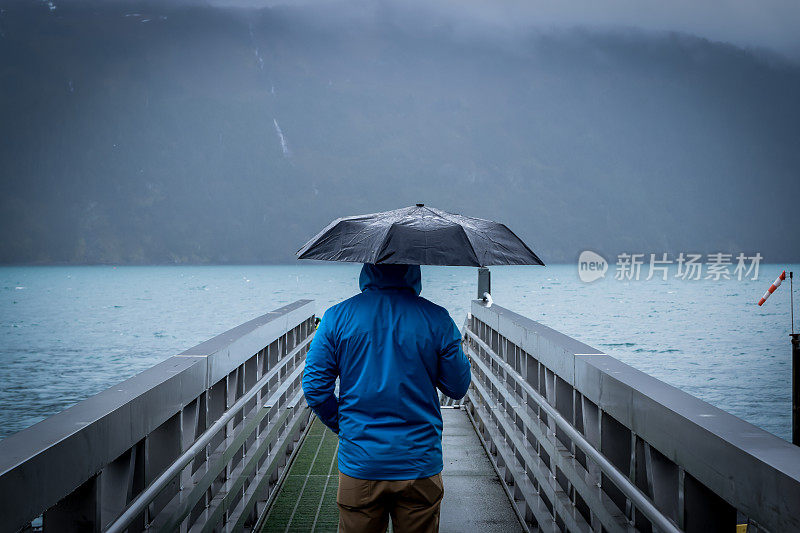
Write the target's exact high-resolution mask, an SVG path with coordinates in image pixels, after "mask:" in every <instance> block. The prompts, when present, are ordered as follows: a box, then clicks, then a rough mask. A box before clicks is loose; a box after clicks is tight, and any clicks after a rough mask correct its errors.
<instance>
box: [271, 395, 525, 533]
mask: <svg viewBox="0 0 800 533" xmlns="http://www.w3.org/2000/svg"><path fill="white" fill-rule="evenodd" d="M442 418H443V420H444V433H443V436H442V445H443V448H444V472H443V475H444V487H445V493H444V500H443V502H442V511H441V523H440V528H439V530H440V531H441V532H442V533H449V532H462V531H481V532H487V533H492V532H498V533H500V532H502V533H514V532H517V531H522V527H521V525H520V522H519V520H518V519H517V516H516V514H515V513H514V510H513V508H512V507H511V503H510V502H509V500H508V497H507V496H506V494H505V492H504V490H503V488H502V485H501V483H500V479H499V478H498V477H497V474H496V472H495V471H494V469H493V468H492V465H491V463H490V462H489V459H488V457H487V456H486V453H485V452H484V449H483V447H482V446H481V443H480V440H479V439H478V436H477V434H476V433H475V430H474V429H473V428H472V425H471V424H470V422H469V419H468V418H467V414H466V412H464V411H462V410H460V409H447V408H445V409H442ZM336 448H337V439H336V436H335V435H334V434H333V433H331V432H330V431H328V430H327V429H325V426H323V425H322V423H321V422H320V421H319V420H316V419H315V420H314V422H313V424H312V425H311V428H310V430H309V432H308V435H307V436H306V438H305V440H304V442H303V445H302V447H301V448H300V450H299V451H298V453H297V456H296V458H295V460H294V462H293V463H292V466H291V468H290V470H289V474H288V475H287V476H286V479H285V480H284V482H283V485H282V486H281V490H280V492H279V493H278V497H277V499H276V500H275V502H274V503H273V505H272V507H271V508H270V511H269V514H268V515H267V519H266V521H265V524H264V527H263V528H262V529H261V531H263V532H269V533H277V532H281V533H283V532H298V533H299V532H303V533H305V532H313V531H316V532H329V531H331V532H333V531H336V530H337V525H338V520H339V510H338V508H337V506H336V489H337V487H338V472H339V471H338V469H337V467H336Z"/></svg>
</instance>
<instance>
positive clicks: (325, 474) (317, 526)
mask: <svg viewBox="0 0 800 533" xmlns="http://www.w3.org/2000/svg"><path fill="white" fill-rule="evenodd" d="M338 446H339V439H337V438H336V435H334V434H333V433H332V432H331V431H329V430H328V429H327V428H326V427H325V426H324V425H323V424H322V422H320V421H319V420H318V419H317V418H316V417H314V421H313V423H312V424H311V428H310V429H309V431H308V435H306V438H305V441H304V442H303V445H302V446H301V447H300V450H299V451H298V453H297V456H296V457H295V460H294V462H293V463H292V466H291V468H290V469H289V475H288V476H286V479H285V480H284V482H283V485H282V486H281V489H280V492H279V493H278V497H277V498H276V500H275V502H274V503H273V505H272V508H271V509H270V511H269V515H268V516H267V520H266V523H265V524H264V528H263V529H262V530H261V531H267V532H270V533H273V532H279V531H280V532H290V531H291V532H303V533H308V532H313V531H319V532H323V531H336V530H337V528H338V525H339V509H338V507H336V491H337V489H338V488H339V470H338V468H337V467H336V450H337V447H338Z"/></svg>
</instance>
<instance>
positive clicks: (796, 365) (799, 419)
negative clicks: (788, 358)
mask: <svg viewBox="0 0 800 533" xmlns="http://www.w3.org/2000/svg"><path fill="white" fill-rule="evenodd" d="M791 337H792V443H793V444H795V445H796V446H800V333H792V334H791Z"/></svg>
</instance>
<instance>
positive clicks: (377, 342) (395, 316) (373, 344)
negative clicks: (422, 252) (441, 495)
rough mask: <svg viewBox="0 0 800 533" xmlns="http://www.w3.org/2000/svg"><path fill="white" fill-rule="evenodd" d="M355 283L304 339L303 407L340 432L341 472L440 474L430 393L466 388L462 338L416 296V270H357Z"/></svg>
mask: <svg viewBox="0 0 800 533" xmlns="http://www.w3.org/2000/svg"><path fill="white" fill-rule="evenodd" d="M359 282H360V286H361V291H362V292H361V294H358V295H356V296H353V297H352V298H350V299H348V300H345V301H344V302H341V303H339V304H337V305H334V306H333V307H331V308H330V309H328V310H327V311H326V312H325V315H324V316H323V318H322V322H320V325H319V328H318V329H317V333H316V335H315V337H314V340H313V341H311V347H310V349H309V352H308V354H307V355H306V367H305V371H304V373H303V391H304V393H305V397H306V400H307V402H308V404H309V405H310V406H311V409H312V410H313V411H314V413H316V414H317V416H318V417H319V418H320V420H322V422H324V423H325V425H327V426H328V427H329V428H331V429H332V430H333V431H334V432H336V433H338V435H339V470H340V471H341V472H342V473H344V474H346V475H348V476H350V477H354V478H359V479H373V480H398V479H420V478H424V477H430V476H433V475H435V474H438V473H439V472H441V471H442V415H441V412H440V410H439V398H438V393H437V392H436V389H437V388H438V389H439V390H441V391H442V392H443V393H445V394H446V395H447V396H450V397H451V398H456V399H459V398H461V397H463V396H464V395H465V394H466V392H467V388H468V387H469V383H470V365H469V361H468V360H467V358H466V357H465V356H464V352H463V350H462V348H461V334H460V332H459V330H458V327H456V324H455V323H454V322H453V319H452V318H450V315H449V314H448V312H447V311H446V310H445V309H444V308H443V307H440V306H438V305H436V304H433V303H431V302H429V301H428V300H426V299H425V298H422V297H420V296H419V293H420V290H421V288H422V283H421V279H420V268H419V266H417V265H364V267H363V268H362V270H361V276H360V278H359ZM337 377H338V378H339V398H338V399H337V398H336V396H335V394H334V388H335V384H336V378H337Z"/></svg>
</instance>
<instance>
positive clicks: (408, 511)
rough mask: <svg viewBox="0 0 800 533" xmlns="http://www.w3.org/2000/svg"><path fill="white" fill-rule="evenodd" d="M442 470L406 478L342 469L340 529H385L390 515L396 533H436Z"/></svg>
mask: <svg viewBox="0 0 800 533" xmlns="http://www.w3.org/2000/svg"><path fill="white" fill-rule="evenodd" d="M443 494H444V487H443V485H442V474H436V475H435V476H431V477H427V478H423V479H409V480H404V481H372V480H368V479H356V478H353V477H350V476H347V475H345V474H342V473H341V472H339V493H338V494H337V496H336V503H338V504H339V532H340V533H373V532H374V533H383V532H384V531H386V528H387V527H388V526H389V516H391V517H392V526H393V529H394V531H395V532H397V533H412V532H413V533H417V532H423V533H436V532H437V531H439V506H440V505H441V503H442V495H443Z"/></svg>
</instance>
